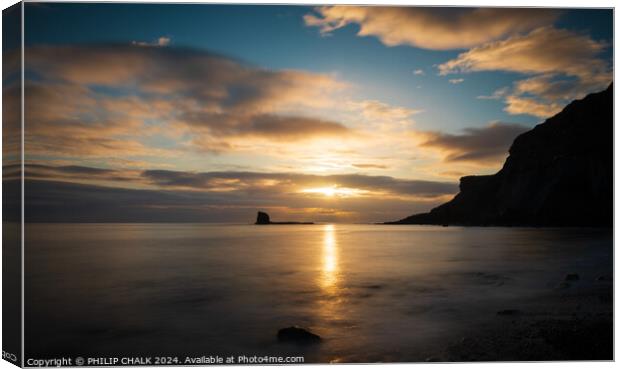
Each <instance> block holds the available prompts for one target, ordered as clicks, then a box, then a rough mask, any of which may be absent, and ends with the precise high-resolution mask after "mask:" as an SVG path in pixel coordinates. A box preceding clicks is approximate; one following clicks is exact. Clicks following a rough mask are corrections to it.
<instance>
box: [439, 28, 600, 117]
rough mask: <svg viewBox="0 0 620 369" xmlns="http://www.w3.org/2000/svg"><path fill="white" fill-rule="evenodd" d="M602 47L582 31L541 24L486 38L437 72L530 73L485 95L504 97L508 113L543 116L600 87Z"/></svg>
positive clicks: (443, 65) (441, 66)
mask: <svg viewBox="0 0 620 369" xmlns="http://www.w3.org/2000/svg"><path fill="white" fill-rule="evenodd" d="M607 47H608V44H607V43H606V42H603V41H595V40H592V39H591V38H590V37H588V36H587V35H584V34H578V33H574V32H571V31H568V30H563V29H556V28H553V27H543V28H538V29H535V30H533V31H532V32H530V33H528V34H526V35H517V36H512V37H509V38H507V39H505V40H501V41H495V42H490V43H487V44H484V45H481V46H478V47H474V48H473V49H471V50H469V51H467V52H464V53H461V54H460V55H459V56H458V57H457V58H455V59H452V60H450V61H447V62H445V63H443V64H441V65H439V71H440V74H441V75H448V74H451V73H467V72H476V71H509V72H517V73H522V74H529V75H533V77H530V78H527V79H524V80H521V81H517V82H515V83H514V86H513V87H512V88H508V87H505V88H502V89H499V90H497V91H495V92H494V93H493V94H492V95H491V96H481V97H479V98H487V99H489V98H492V99H499V98H504V100H505V102H506V108H505V111H506V112H508V113H509V114H529V115H533V116H537V117H541V118H544V117H549V116H551V115H553V114H555V113H557V112H558V111H560V110H561V108H562V106H564V105H566V104H567V103H568V102H570V101H571V100H574V99H578V98H581V97H583V96H585V95H586V94H588V93H591V92H594V91H597V90H600V89H603V88H605V87H606V86H607V85H608V84H609V83H610V82H611V80H612V71H611V67H610V65H609V63H608V62H607V61H606V60H604V59H602V58H601V57H600V54H601V53H602V52H603V51H604V50H605V49H606V48H607Z"/></svg>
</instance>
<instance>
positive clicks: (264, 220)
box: [255, 211, 271, 224]
mask: <svg viewBox="0 0 620 369" xmlns="http://www.w3.org/2000/svg"><path fill="white" fill-rule="evenodd" d="M255 224H271V220H270V219H269V214H267V213H263V212H262V211H259V212H258V215H257V216H256V223H255Z"/></svg>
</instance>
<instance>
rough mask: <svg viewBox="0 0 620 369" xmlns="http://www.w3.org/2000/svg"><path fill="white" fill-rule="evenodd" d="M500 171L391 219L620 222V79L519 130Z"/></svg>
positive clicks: (468, 179)
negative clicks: (617, 86) (617, 193)
mask: <svg viewBox="0 0 620 369" xmlns="http://www.w3.org/2000/svg"><path fill="white" fill-rule="evenodd" d="M509 154H510V155H509V156H508V158H507V159H506V162H505V163H504V166H503V167H502V169H501V170H500V171H499V172H497V173H496V174H494V175H488V176H468V177H463V178H461V182H460V192H459V193H458V194H457V195H456V196H455V197H454V199H452V200H451V201H449V202H447V203H445V204H443V205H440V206H438V207H436V208H434V209H432V210H431V211H430V212H429V213H424V214H416V215H412V216H410V217H407V218H405V219H401V220H399V221H396V222H389V223H388V224H442V225H472V226H473V225H484V226H486V225H501V226H612V225H613V157H614V155H613V85H610V86H609V87H608V88H607V89H606V90H605V91H602V92H598V93H594V94H590V95H588V96H586V97H585V98H584V99H582V100H576V101H573V102H571V103H570V104H569V105H568V106H566V107H565V108H564V110H562V111H561V112H560V113H558V114H557V115H555V116H553V117H551V118H549V119H547V120H546V121H545V122H544V123H542V124H539V125H537V126H536V127H534V128H533V129H532V130H530V131H528V132H526V133H523V134H521V135H520V136H518V137H517V138H516V139H515V140H514V142H513V144H512V146H511V148H510V150H509Z"/></svg>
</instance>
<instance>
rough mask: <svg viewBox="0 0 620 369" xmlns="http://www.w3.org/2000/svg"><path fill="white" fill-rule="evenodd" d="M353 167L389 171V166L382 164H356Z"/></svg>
mask: <svg viewBox="0 0 620 369" xmlns="http://www.w3.org/2000/svg"><path fill="white" fill-rule="evenodd" d="M352 165H353V166H354V167H356V168H360V169H387V165H382V164H369V163H355V164H352Z"/></svg>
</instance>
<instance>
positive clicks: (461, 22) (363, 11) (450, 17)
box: [304, 5, 559, 50]
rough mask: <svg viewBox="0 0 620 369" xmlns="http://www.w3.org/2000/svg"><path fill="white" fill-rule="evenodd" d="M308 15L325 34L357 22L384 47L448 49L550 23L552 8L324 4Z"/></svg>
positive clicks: (310, 23)
mask: <svg viewBox="0 0 620 369" xmlns="http://www.w3.org/2000/svg"><path fill="white" fill-rule="evenodd" d="M316 13H318V14H307V15H305V16H304V21H305V23H306V25H308V26H314V27H319V29H320V31H321V33H323V34H327V33H330V32H332V31H334V30H337V29H339V28H342V27H345V26H347V25H349V24H357V25H359V27H360V29H359V32H358V35H359V36H376V37H378V38H379V39H380V40H381V42H383V43H384V44H385V45H388V46H396V45H410V46H415V47H420V48H425V49H434V50H448V49H463V48H470V47H473V46H477V45H480V44H483V43H486V42H489V41H494V40H498V39H500V38H502V37H505V36H507V35H511V34H515V33H520V32H525V31H529V30H532V29H534V28H536V27H540V26H543V25H547V24H549V23H551V22H553V21H554V20H555V19H556V18H557V16H558V15H559V13H558V11H556V10H552V9H526V8H516V9H515V8H512V9H508V8H505V9H502V8H430V7H426V8H425V7H378V6H377V7H375V6H364V7H361V6H344V5H343V6H325V7H320V8H317V9H316Z"/></svg>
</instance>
